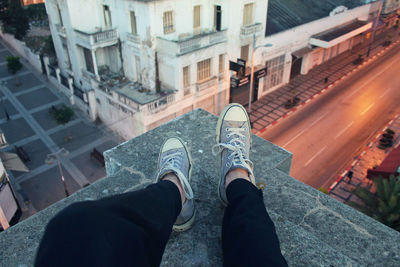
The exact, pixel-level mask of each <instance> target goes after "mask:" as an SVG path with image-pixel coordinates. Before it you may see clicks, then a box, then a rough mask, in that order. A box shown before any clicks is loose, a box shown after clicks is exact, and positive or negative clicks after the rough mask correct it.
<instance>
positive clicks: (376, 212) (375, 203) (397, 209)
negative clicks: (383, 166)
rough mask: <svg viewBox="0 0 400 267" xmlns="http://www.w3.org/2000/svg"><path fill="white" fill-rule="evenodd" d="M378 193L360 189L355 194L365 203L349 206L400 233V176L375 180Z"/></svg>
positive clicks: (350, 202)
mask: <svg viewBox="0 0 400 267" xmlns="http://www.w3.org/2000/svg"><path fill="white" fill-rule="evenodd" d="M373 182H374V185H375V188H376V193H375V194H374V193H371V192H370V191H369V190H367V189H365V188H362V187H359V188H356V189H355V190H354V191H353V192H354V194H355V195H356V196H357V197H358V198H359V199H360V200H361V201H362V202H363V204H359V203H356V202H353V201H349V202H348V204H349V205H350V206H352V207H354V208H356V209H358V210H359V211H361V212H363V213H365V214H366V215H368V216H370V217H372V218H374V219H375V220H377V221H380V222H381V223H383V224H385V225H387V226H389V227H391V228H393V229H395V230H397V231H400V176H399V177H394V176H391V177H390V179H384V178H382V177H376V178H374V179H373Z"/></svg>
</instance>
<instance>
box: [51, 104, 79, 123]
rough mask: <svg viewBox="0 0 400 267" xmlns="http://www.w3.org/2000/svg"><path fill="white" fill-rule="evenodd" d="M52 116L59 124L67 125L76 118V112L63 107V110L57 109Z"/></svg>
mask: <svg viewBox="0 0 400 267" xmlns="http://www.w3.org/2000/svg"><path fill="white" fill-rule="evenodd" d="M52 114H53V117H54V119H55V120H56V122H57V123H58V124H66V123H68V122H69V121H70V120H72V118H73V117H74V110H73V109H72V108H70V107H67V106H65V105H63V106H62V107H61V108H58V109H56V110H55V111H54V112H53V113H52Z"/></svg>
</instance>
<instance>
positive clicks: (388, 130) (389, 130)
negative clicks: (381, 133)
mask: <svg viewBox="0 0 400 267" xmlns="http://www.w3.org/2000/svg"><path fill="white" fill-rule="evenodd" d="M386 132H387V133H388V134H392V135H393V134H395V132H394V131H393V130H392V129H390V128H387V129H386Z"/></svg>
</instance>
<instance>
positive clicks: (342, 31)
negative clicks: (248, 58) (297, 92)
mask: <svg viewBox="0 0 400 267" xmlns="http://www.w3.org/2000/svg"><path fill="white" fill-rule="evenodd" d="M368 2H371V1H362V0H359V1H349V0H331V1H319V0H311V1H296V2H293V1H290V0H269V1H268V15H267V29H266V37H265V38H264V40H260V41H261V42H264V43H271V44H272V47H271V48H266V49H259V50H258V51H257V52H256V57H258V58H262V59H263V60H264V62H261V64H263V65H264V64H265V65H266V66H267V67H268V75H267V77H266V78H265V82H264V87H263V88H260V90H259V94H258V95H259V97H261V96H264V95H266V94H268V93H270V92H272V91H274V90H275V89H277V88H279V87H281V86H282V85H284V84H287V83H288V82H289V81H290V80H291V79H292V78H293V77H295V76H296V75H298V74H307V73H308V72H309V71H310V69H312V68H313V67H315V66H317V65H320V64H322V63H324V62H326V61H328V60H329V59H331V58H333V57H335V56H337V55H339V54H341V53H343V52H345V51H347V50H349V49H351V48H352V47H354V46H356V45H358V44H360V43H361V42H363V41H367V40H366V38H367V37H366V35H365V33H367V32H368V31H370V30H371V27H372V21H373V20H374V18H375V16H376V15H377V14H378V10H379V4H380V3H379V2H372V3H368Z"/></svg>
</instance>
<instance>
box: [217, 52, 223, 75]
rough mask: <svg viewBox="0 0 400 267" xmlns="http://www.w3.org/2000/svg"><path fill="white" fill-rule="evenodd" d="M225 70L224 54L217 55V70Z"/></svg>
mask: <svg viewBox="0 0 400 267" xmlns="http://www.w3.org/2000/svg"><path fill="white" fill-rule="evenodd" d="M224 70H225V55H224V54H221V55H219V64H218V72H219V73H223V72H224Z"/></svg>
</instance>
